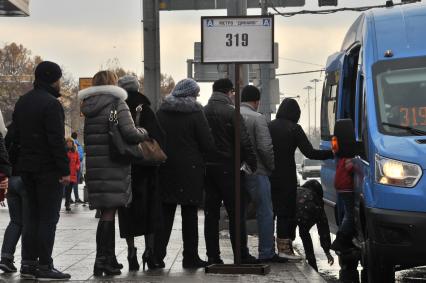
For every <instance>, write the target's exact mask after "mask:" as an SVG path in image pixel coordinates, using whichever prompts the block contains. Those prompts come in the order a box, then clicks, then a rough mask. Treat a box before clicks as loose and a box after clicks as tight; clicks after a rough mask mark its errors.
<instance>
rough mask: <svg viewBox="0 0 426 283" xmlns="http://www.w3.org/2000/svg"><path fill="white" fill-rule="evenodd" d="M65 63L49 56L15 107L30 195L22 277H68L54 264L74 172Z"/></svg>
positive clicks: (20, 161) (21, 163)
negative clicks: (63, 94)
mask: <svg viewBox="0 0 426 283" xmlns="http://www.w3.org/2000/svg"><path fill="white" fill-rule="evenodd" d="M61 77H62V71H61V68H60V67H59V66H58V65H57V64H55V63H53V62H49V61H44V62H41V63H40V64H39V65H38V66H37V68H36V70H35V81H34V89H33V90H31V91H30V92H28V93H26V94H25V95H23V96H21V97H20V98H19V100H18V102H17V103H16V106H15V111H14V112H13V122H14V123H15V125H16V138H15V142H16V143H17V144H19V145H20V154H19V157H18V171H19V172H20V174H21V176H22V180H23V182H24V184H25V187H26V190H27V195H28V203H29V207H28V213H29V215H28V217H25V219H28V221H25V222H24V227H23V233H22V261H21V277H24V278H38V279H40V280H43V279H44V280H46V279H56V280H58V279H59V280H60V279H69V278H70V275H69V274H64V273H62V272H60V271H58V270H56V269H55V268H54V266H53V260H52V250H53V244H54V242H55V231H56V224H57V223H58V220H59V210H60V207H61V201H62V194H63V190H62V188H63V185H64V184H67V183H69V181H70V176H69V175H70V172H69V165H68V158H67V154H66V151H65V146H64V140H65V137H64V136H65V130H64V110H63V108H62V105H61V103H60V102H59V101H58V98H59V97H60V93H59V90H60V78H61Z"/></svg>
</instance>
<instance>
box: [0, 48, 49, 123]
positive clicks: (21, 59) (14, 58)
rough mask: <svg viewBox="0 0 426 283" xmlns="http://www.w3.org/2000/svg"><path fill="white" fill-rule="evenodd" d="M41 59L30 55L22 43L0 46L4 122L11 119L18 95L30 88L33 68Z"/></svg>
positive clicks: (0, 76) (0, 83)
mask: <svg viewBox="0 0 426 283" xmlns="http://www.w3.org/2000/svg"><path fill="white" fill-rule="evenodd" d="M41 61H42V59H41V57H40V56H34V57H31V51H30V50H29V49H27V48H25V47H24V46H23V45H22V44H19V45H18V44H16V43H14V42H13V43H10V44H6V45H5V46H4V47H3V48H0V108H1V110H2V112H3V116H4V118H5V122H6V123H9V122H10V121H11V119H12V113H13V109H14V107H15V103H16V101H17V100H18V98H19V96H21V95H22V94H24V93H26V92H27V91H29V90H30V89H31V88H32V82H33V80H34V68H35V66H36V65H37V64H38V63H40V62H41Z"/></svg>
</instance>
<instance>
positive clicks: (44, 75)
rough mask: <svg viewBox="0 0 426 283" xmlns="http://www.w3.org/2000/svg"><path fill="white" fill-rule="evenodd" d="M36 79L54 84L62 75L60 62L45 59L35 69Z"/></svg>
mask: <svg viewBox="0 0 426 283" xmlns="http://www.w3.org/2000/svg"><path fill="white" fill-rule="evenodd" d="M34 75H35V80H36V81H39V82H44V83H47V84H53V83H54V82H56V81H57V80H59V79H60V78H61V77H62V70H61V67H59V65H58V64H56V63H53V62H50V61H43V62H41V63H40V64H38V65H37V67H36V69H35V73H34Z"/></svg>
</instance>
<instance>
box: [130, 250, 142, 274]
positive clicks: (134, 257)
mask: <svg viewBox="0 0 426 283" xmlns="http://www.w3.org/2000/svg"><path fill="white" fill-rule="evenodd" d="M127 260H128V261H129V271H138V270H139V268H140V266H139V262H138V254H137V249H136V248H134V247H133V248H128V255H127Z"/></svg>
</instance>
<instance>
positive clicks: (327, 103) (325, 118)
mask: <svg viewBox="0 0 426 283" xmlns="http://www.w3.org/2000/svg"><path fill="white" fill-rule="evenodd" d="M337 90H338V85H337V84H333V85H329V84H327V85H326V88H325V90H324V95H323V99H322V107H321V109H322V110H321V111H322V112H321V137H322V139H323V140H331V135H332V134H333V133H334V124H335V122H336V111H337Z"/></svg>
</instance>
